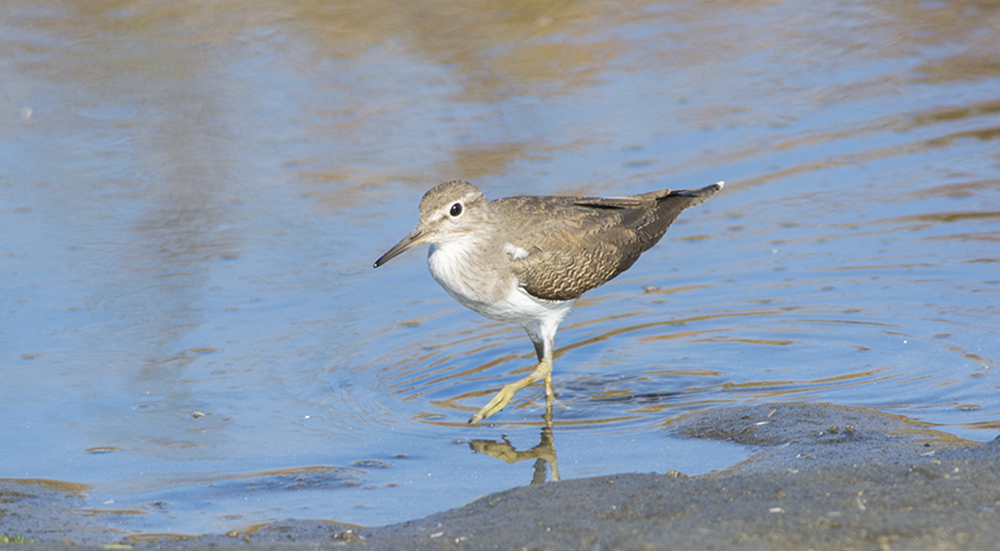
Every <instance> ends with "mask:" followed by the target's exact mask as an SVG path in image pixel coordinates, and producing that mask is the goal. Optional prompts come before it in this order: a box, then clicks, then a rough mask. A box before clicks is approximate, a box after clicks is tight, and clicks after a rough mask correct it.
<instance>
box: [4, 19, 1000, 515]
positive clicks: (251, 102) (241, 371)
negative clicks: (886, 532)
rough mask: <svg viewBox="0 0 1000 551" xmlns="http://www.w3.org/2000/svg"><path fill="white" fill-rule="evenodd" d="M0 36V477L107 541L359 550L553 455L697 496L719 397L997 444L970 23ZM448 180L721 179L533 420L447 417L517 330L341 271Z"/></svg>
mask: <svg viewBox="0 0 1000 551" xmlns="http://www.w3.org/2000/svg"><path fill="white" fill-rule="evenodd" d="M0 14H2V17H0V312H2V314H0V457H2V459H0V477H4V478H45V479H56V480H62V481H66V482H72V483H79V484H85V485H87V486H88V487H89V491H88V492H87V495H88V501H89V503H90V504H92V506H93V508H94V509H98V510H101V511H111V512H108V513H105V514H102V517H103V518H105V520H106V521H107V522H108V523H110V524H111V525H113V526H115V527H117V528H119V529H121V530H122V531H124V532H126V533H143V532H146V533H152V532H157V533H158V532H168V533H169V532H174V533H201V532H209V531H211V532H224V531H228V530H230V529H234V528H240V527H243V526H247V525H250V524H254V523H257V522H261V521H264V520H269V519H277V518H288V517H296V518H327V519H335V520H339V521H343V522H353V523H358V524H364V525H380V524H386V523H390V522H395V521H400V520H405V519H410V518H415V517H418V516H423V515H426V514H430V513H433V512H436V511H441V510H444V509H448V508H451V507H457V506H460V505H463V504H464V503H467V502H468V501H471V500H472V499H475V498H476V497H479V496H481V495H484V494H486V493H489V492H492V491H497V490H502V489H506V488H510V487H513V486H517V485H523V484H527V483H529V482H530V481H531V480H533V479H534V480H539V479H540V478H541V477H542V476H548V477H549V478H552V476H553V472H552V461H553V460H555V459H556V458H558V462H557V466H558V473H559V475H560V476H561V477H562V478H564V479H566V478H575V477H582V476H591V475H597V474H607V473H614V472H649V471H658V472H663V471H666V470H669V469H677V470H680V471H683V472H686V473H688V474H698V473H703V472H707V471H710V470H713V469H721V468H724V467H726V466H728V465H730V464H732V463H734V462H736V461H738V460H739V459H740V458H742V457H744V454H745V453H746V451H745V450H742V449H740V448H738V447H735V446H729V445H726V444H719V443H706V442H699V441H690V440H685V439H682V438H678V437H676V436H675V435H673V434H672V433H671V432H670V430H669V427H670V423H671V421H672V420H673V419H675V418H676V417H677V416H678V415H681V414H683V413H684V412H687V411H691V410H695V409H700V408H709V407H721V406H725V405H728V404H742V403H753V402H761V401H775V400H779V401H810V402H824V403H834V404H841V405H855V406H870V407H875V408H878V409H882V410H885V411H890V412H892V413H896V414H899V415H902V416H906V417H908V418H911V419H915V420H918V421H921V422H925V423H928V424H930V425H933V426H936V427H937V428H938V429H939V430H941V431H943V432H944V433H947V434H951V435H954V436H955V437H957V438H965V439H972V440H988V439H991V438H994V437H995V436H996V435H997V431H998V429H1000V398H998V391H1000V379H998V374H997V365H998V363H1000V342H998V341H1000V332H998V329H997V327H998V319H1000V318H998V316H1000V69H998V64H997V52H1000V33H998V32H997V29H1000V8H998V7H997V6H996V5H995V3H992V2H963V1H960V2H951V3H944V2H932V1H928V2H870V1H869V2H864V1H850V0H838V1H836V2H833V3H825V4H822V5H818V4H817V3H815V2H805V1H801V0H791V1H787V2H745V1H742V2H726V1H722V2H710V3H705V2H698V3H683V2H663V3H658V2H627V3H621V2H609V3H601V2H579V3H575V2H552V3H542V4H538V5H526V4H523V3H512V4H507V3H495V2H490V3H468V2H454V3H453V2H425V3H419V4H413V3H405V2H404V3H386V2H366V3H360V4H358V5H355V4H354V3H344V4H343V5H339V4H332V5H328V3H320V2H317V3H309V2H285V3H279V2H276V3H270V4H265V3H259V4H252V5H248V4H246V3H243V2H225V1H209V2H201V1H199V2H183V1H182V2H173V3H162V2H152V1H139V2H128V3H125V2H108V1H100V0H97V1H88V2H67V1H44V0H43V1H41V2H39V1H31V2H27V1H20V0H9V1H8V2H6V3H5V4H4V5H3V7H0ZM452 178H464V179H468V180H471V181H473V182H475V183H477V184H478V185H480V187H482V189H483V190H484V191H485V192H486V194H487V195H488V196H489V197H499V196H505V195H516V194H587V195H623V194H628V193H638V192H643V191H648V190H651V189H657V188H660V187H666V186H669V187H674V188H685V187H700V186H704V185H707V184H709V183H712V182H715V181H717V180H726V181H727V187H726V189H725V190H724V191H723V193H721V194H720V195H718V196H716V197H715V198H713V199H712V200H711V201H710V202H708V203H706V204H704V205H701V206H699V207H697V208H695V209H692V210H690V211H688V212H686V213H684V214H683V215H682V217H681V220H680V221H678V223H677V224H675V226H674V227H673V228H672V229H671V231H670V232H669V233H668V234H667V237H666V239H664V241H663V242H662V243H661V244H660V245H658V246H657V247H656V248H654V249H653V250H651V251H650V252H648V253H646V255H644V257H643V258H642V259H641V260H640V261H639V262H638V263H637V264H636V265H635V266H634V267H633V268H632V269H631V270H630V271H629V272H627V273H626V274H624V275H622V276H621V277H619V278H618V279H616V280H615V281H613V282H611V283H610V284H608V285H606V286H604V287H602V288H600V289H598V290H595V291H593V292H592V293H590V294H589V295H588V296H587V297H586V298H585V300H582V301H580V302H579V303H578V305H577V308H576V309H575V310H574V311H573V313H571V314H570V316H569V318H568V319H567V321H566V322H565V324H564V325H563V327H562V329H561V330H560V332H559V334H558V336H557V347H558V348H559V350H558V352H557V359H556V362H555V373H554V383H555V389H556V392H557V395H558V396H557V404H556V407H555V411H554V419H553V426H552V427H551V430H550V429H548V428H544V425H545V423H544V422H543V419H542V417H541V414H542V410H543V408H542V404H543V401H544V400H543V396H542V392H541V388H540V387H539V388H531V389H527V390H524V391H522V392H521V393H519V394H518V396H517V398H516V399H515V401H514V402H513V403H512V404H511V406H509V407H508V408H507V409H506V410H504V411H503V412H501V413H499V414H498V415H496V416H495V417H494V418H492V419H491V420H490V421H492V422H493V424H484V425H481V426H476V427H468V426H466V425H465V420H466V419H467V418H468V416H469V415H470V414H471V412H474V411H475V410H477V409H478V408H479V407H481V406H482V405H483V404H484V403H485V402H486V401H488V399H489V396H490V395H491V394H492V393H493V392H495V391H496V390H497V389H498V388H499V387H500V386H501V384H502V383H505V382H509V381H512V380H514V379H515V378H516V377H518V376H520V372H522V371H523V370H524V369H527V368H530V367H531V364H532V349H531V345H530V343H529V341H528V339H527V337H526V336H525V335H524V333H523V331H521V329H520V328H519V327H514V326H506V325H502V324H497V323H494V322H491V321H489V320H485V319H482V318H479V317H478V316H477V315H476V314H474V313H472V312H470V311H467V310H465V309H463V308H461V307H460V306H459V305H457V303H455V302H454V301H452V300H451V299H450V298H448V297H447V295H446V294H445V293H444V291H443V290H441V289H440V288H439V287H438V286H437V285H436V284H435V283H434V281H433V280H432V279H431V278H430V276H429V274H428V273H427V269H426V264H425V261H424V255H425V252H424V251H419V252H411V253H408V254H407V255H404V256H402V257H400V258H398V259H396V260H394V261H393V262H392V263H390V264H389V265H387V266H386V267H385V268H381V269H379V270H378V271H373V270H372V269H371V264H372V262H373V261H374V260H375V259H376V258H377V257H378V256H379V255H380V254H381V253H382V252H384V251H385V250H386V249H387V248H388V247H389V246H391V245H392V244H393V243H395V242H396V241H397V240H398V239H399V238H401V237H402V236H403V235H405V234H406V233H407V232H408V231H409V230H410V228H411V227H412V225H413V224H414V223H415V222H416V219H417V210H416V208H417V203H418V201H419V199H420V196H421V195H422V194H423V192H424V191H426V189H428V188H430V187H431V186H433V185H434V184H436V183H438V182H440V181H443V180H446V179H452ZM487 452H488V453H487ZM491 454H492V455H491ZM494 456H499V457H501V458H504V459H505V460H504V461H500V460H498V459H497V458H496V457H494ZM537 457H542V458H543V462H541V463H536V458H537ZM514 459H519V460H521V461H518V462H515V463H513V464H508V463H507V461H513V460H514ZM522 459H523V460H522ZM545 460H547V461H549V463H545ZM123 513H139V514H123Z"/></svg>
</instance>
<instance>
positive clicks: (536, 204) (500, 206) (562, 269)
mask: <svg viewBox="0 0 1000 551" xmlns="http://www.w3.org/2000/svg"><path fill="white" fill-rule="evenodd" d="M719 189H721V186H718V185H715V186H708V187H706V188H702V189H698V190H680V191H670V190H660V191H654V192H651V193H645V194H642V195H636V196H631V197H622V198H574V197H566V198H558V200H554V199H557V198H553V197H546V198H541V197H511V198H508V199H499V200H497V201H494V207H495V208H496V209H497V210H498V211H501V212H503V211H506V212H509V213H511V214H513V213H516V215H513V216H507V217H505V218H506V219H507V220H516V221H517V223H516V225H515V226H514V227H511V228H508V229H509V232H508V235H507V238H508V240H509V242H510V243H511V244H512V245H514V246H515V247H518V248H521V249H523V250H524V251H525V252H527V253H528V254H527V256H524V257H523V258H516V257H512V258H513V260H512V261H511V267H512V269H513V270H514V274H515V276H516V277H517V279H518V281H519V282H520V283H521V285H522V286H523V287H524V288H525V290H526V291H528V293H530V294H531V295H532V296H535V297H538V298H541V299H546V300H572V299H575V298H579V297H580V295H582V294H583V293H585V292H587V291H589V290H591V289H593V288H594V287H597V286H598V285H601V284H603V283H605V282H607V281H609V280H611V279H612V278H614V277H615V276H617V275H618V274H620V273H622V272H624V271H625V270H627V269H628V268H629V267H631V266H632V264H633V263H635V261H636V260H637V259H638V258H639V255H641V254H642V253H643V252H645V251H646V250H648V249H649V248H651V247H652V246H653V245H655V244H656V243H657V242H658V241H659V240H660V238H661V237H663V234H664V233H666V231H667V228H668V227H670V224H671V223H672V222H673V221H674V220H675V219H676V218H677V215H679V214H680V213H681V211H683V210H684V209H686V208H688V207H690V206H693V205H696V204H699V203H701V202H702V201H704V200H705V199H707V198H708V197H710V196H712V195H713V194H715V193H716V192H717V191H718V190H719Z"/></svg>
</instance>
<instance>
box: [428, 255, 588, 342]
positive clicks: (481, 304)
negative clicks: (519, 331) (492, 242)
mask: <svg viewBox="0 0 1000 551" xmlns="http://www.w3.org/2000/svg"><path fill="white" fill-rule="evenodd" d="M508 247H511V248H514V247H513V246H510V245H508ZM474 250H475V249H474V248H472V247H463V246H462V244H461V243H460V242H452V243H448V244H447V245H446V246H444V247H437V246H433V245H432V246H431V248H430V252H429V254H428V256H427V266H428V268H430V271H431V275H432V276H433V277H434V279H435V280H436V281H437V282H438V283H439V284H440V285H441V286H442V287H444V290H445V291H448V294H449V295H451V296H452V297H453V298H454V299H455V300H457V301H458V302H459V303H461V304H462V305H463V306H465V307H466V308H469V309H471V310H473V311H475V312H477V313H479V314H481V315H483V316H486V317H488V318H491V319H495V320H498V321H508V322H517V323H521V324H524V323H529V322H532V321H537V320H539V319H554V320H559V321H561V320H562V318H564V317H565V316H566V314H567V313H569V311H570V309H571V308H572V307H573V302H574V301H564V302H556V301H550V300H542V299H539V298H535V297H533V296H531V295H529V294H528V292H527V291H525V290H524V288H522V287H521V286H520V285H519V284H518V282H517V279H516V278H515V277H514V274H513V273H512V272H511V271H510V269H509V268H508V267H507V266H506V265H505V266H502V267H497V266H496V265H489V264H488V263H486V262H483V261H482V259H480V258H477V257H476V255H474V254H473V251H474ZM522 251H523V249H522ZM506 252H508V253H509V254H511V255H512V256H516V255H517V253H518V252H520V251H506ZM524 254H527V253H524ZM557 323H558V322H557Z"/></svg>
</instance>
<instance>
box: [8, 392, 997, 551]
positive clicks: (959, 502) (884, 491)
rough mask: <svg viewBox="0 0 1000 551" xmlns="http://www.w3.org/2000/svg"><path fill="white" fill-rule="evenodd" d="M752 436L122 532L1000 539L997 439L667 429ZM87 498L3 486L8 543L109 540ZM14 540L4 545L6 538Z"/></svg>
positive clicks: (923, 542) (512, 538) (391, 541)
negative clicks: (503, 487)
mask: <svg viewBox="0 0 1000 551" xmlns="http://www.w3.org/2000/svg"><path fill="white" fill-rule="evenodd" d="M670 430H671V431H674V432H675V433H677V434H680V435H684V436H687V437H691V438H710V439H720V440H730V441H734V442H738V443H740V444H744V445H748V446H754V448H755V449H756V450H757V451H756V452H755V453H754V454H753V455H752V456H751V457H750V458H749V459H748V460H746V461H744V462H742V463H740V464H738V465H735V466H733V467H731V468H729V469H726V470H725V471H723V472H720V473H714V474H710V475H703V476H697V477H690V478H689V477H686V476H684V475H683V474H681V473H674V472H671V473H660V474H656V473H651V474H621V475H613V476H603V477H596V478H588V479H577V480H567V481H563V482H553V483H548V484H543V485H537V486H529V487H522V488H515V489H512V490H508V491H505V492H499V493H496V494H490V495H487V496H483V497H482V498H480V499H477V500H475V501H473V502H472V503H469V504H468V505H466V506H464V507H461V508H459V509H454V510H451V511H446V512H443V513H439V514H435V515H431V516H428V517H425V518H421V519H417V520H412V521H409V522H405V523H402V524H395V525H391V526H384V527H378V528H353V529H352V528H349V527H347V526H344V525H341V524H337V523H332V522H320V521H296V520H287V521H282V522H278V523H275V524H271V525H267V526H264V527H260V528H258V529H255V530H254V531H252V532H248V533H235V532H232V533H230V534H207V535H204V536H200V537H198V538H193V539H182V540H176V539H148V538H144V539H137V538H130V537H118V538H117V539H115V540H114V541H116V544H115V545H122V546H126V545H127V546H133V547H135V548H160V549H212V548H218V547H220V546H223V547H231V546H236V547H251V548H254V549H259V550H264V549H298V548H303V549H305V548H308V549H316V548H318V547H324V548H325V547H338V548H345V547H346V548H357V549H365V550H382V549H387V550H388V549H414V550H418V549H520V548H526V549H572V550H577V549H586V550H600V549H779V548H791V549H808V548H812V549H879V550H891V549H995V548H996V547H997V542H1000V440H993V441H990V442H987V443H984V444H979V443H972V442H965V441H960V440H957V439H955V438H954V437H951V436H949V435H947V434H944V433H940V432H936V431H934V430H932V429H930V428H929V427H925V426H921V425H918V424H915V423H913V422H911V421H908V420H905V419H903V418H900V417H896V416H892V415H889V414H885V413H880V412H876V411H872V410H866V409H858V408H846V407H837V406H824V405H809V404H801V405H800V404H776V405H759V406H750V407H735V408H726V409H715V410H710V411H705V412H697V413H694V414H691V415H688V416H685V417H683V418H681V419H680V420H678V421H677V422H676V423H674V424H673V425H672V427H671V429H670ZM78 499H79V498H76V497H74V494H72V492H67V491H61V490H60V489H59V488H52V487H50V486H48V485H42V484H24V483H14V482H10V481H7V482H0V534H7V535H15V534H16V535H20V536H25V537H27V538H30V539H31V540H33V541H32V542H30V543H16V544H14V543H8V544H6V546H9V547H10V548H11V549H16V550H18V551H34V550H40V549H67V548H69V547H71V546H72V547H73V549H76V550H84V549H106V548H107V547H106V546H105V544H106V542H107V541H108V539H109V534H108V531H107V529H106V528H104V527H102V526H100V525H99V524H97V523H96V522H95V521H93V520H92V519H91V518H88V517H86V516H83V515H80V514H79V513H78V512H74V506H76V505H78V503H77V501H78ZM0 545H3V544H0Z"/></svg>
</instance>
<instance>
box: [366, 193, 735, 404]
mask: <svg viewBox="0 0 1000 551" xmlns="http://www.w3.org/2000/svg"><path fill="white" fill-rule="evenodd" d="M722 186H723V182H719V183H717V184H712V185H710V186H707V187H703V188H701V189H692V190H678V191H671V190H669V189H661V190H659V191H651V192H649V193H643V194H642V195H632V196H627V197H612V198H602V197H535V196H526V197H507V198H504V199H496V200H493V201H489V200H487V199H486V197H485V196H484V195H483V193H482V192H481V191H479V189H478V188H476V187H475V186H473V185H472V184H470V183H468V182H464V181H461V180H453V181H451V182H445V183H443V184H441V185H439V186H437V187H435V188H433V189H431V190H430V191H428V192H427V193H426V194H425V195H424V198H423V199H422V200H421V201H420V221H419V222H417V227H416V228H414V230H413V231H412V232H411V233H410V234H409V235H407V236H406V237H404V238H403V240H402V241H400V242H399V243H397V244H396V245H395V246H393V247H392V248H391V249H389V251H388V252H386V253H385V254H384V255H382V257H381V258H379V259H378V260H376V261H375V267H376V268H378V267H379V266H381V265H383V264H385V263H386V262H388V261H389V260H391V259H392V258H394V257H395V256H397V255H399V254H401V253H403V252H404V251H406V250H407V249H409V248H411V247H413V246H415V245H418V244H421V243H430V245H431V247H430V253H429V255H428V257H427V264H428V266H429V267H430V271H431V275H432V276H434V279H435V280H437V282H438V283H439V284H441V286H442V287H444V289H445V291H448V294H449V295H451V296H452V297H453V298H454V299H455V300H457V301H458V302H460V303H461V304H462V305H463V306H466V307H468V308H471V309H472V310H475V311H476V312H478V313H480V314H482V315H484V316H486V317H488V318H492V319H495V320H498V321H505V322H517V323H520V324H521V325H522V326H523V327H524V330H525V331H527V332H528V337H529V338H530V339H531V342H532V343H534V345H535V353H536V354H537V355H538V365H537V366H536V367H535V371H534V372H532V373H531V374H530V375H528V376H527V377H524V378H523V379H520V380H518V381H516V382H513V383H510V384H508V385H505V386H504V387H503V388H502V389H501V390H500V392H498V393H497V394H496V396H494V397H493V399H492V400H490V402H489V403H488V404H486V406H485V407H483V409H481V410H479V412H478V413H476V414H475V415H473V416H472V418H471V419H469V423H477V422H479V421H481V420H483V419H486V418H487V417H489V416H491V415H493V414H494V413H496V412H498V411H500V410H501V409H503V408H504V406H506V405H507V403H508V402H510V400H511V398H513V397H514V393H516V392H517V391H518V390H521V389H522V388H524V387H526V386H528V385H530V384H532V383H535V382H537V381H540V380H544V381H545V397H546V403H547V404H548V405H549V406H550V407H551V404H552V398H553V392H552V350H553V346H554V339H555V334H556V330H557V329H558V328H559V324H560V323H561V322H562V320H563V319H564V318H565V317H566V314H568V313H569V311H570V309H571V308H572V307H573V303H574V302H575V301H576V299H578V298H580V296H581V295H583V294H584V293H586V292H587V291H589V290H591V289H593V288H595V287H597V286H598V285H601V284H603V283H605V282H607V281H610V280H611V279H613V278H614V277H615V276H617V275H618V274H620V273H622V272H624V271H625V270H627V269H629V267H631V266H632V264H633V263H635V261H636V260H637V259H638V258H639V255H641V254H642V253H643V252H645V251H646V250H648V249H649V248H651V247H652V246H653V245H655V244H656V243H657V242H658V241H659V240H660V238H661V237H663V234H664V233H666V231H667V228H668V227H670V224H671V223H672V222H673V221H674V219H676V218H677V215H679V214H680V213H681V211H683V210H684V209H686V208H688V207H693V206H695V205H698V204H701V203H702V202H704V201H705V200H706V199H708V198H709V197H711V196H712V195H715V194H716V193H717V192H718V191H719V190H720V189H722Z"/></svg>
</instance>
